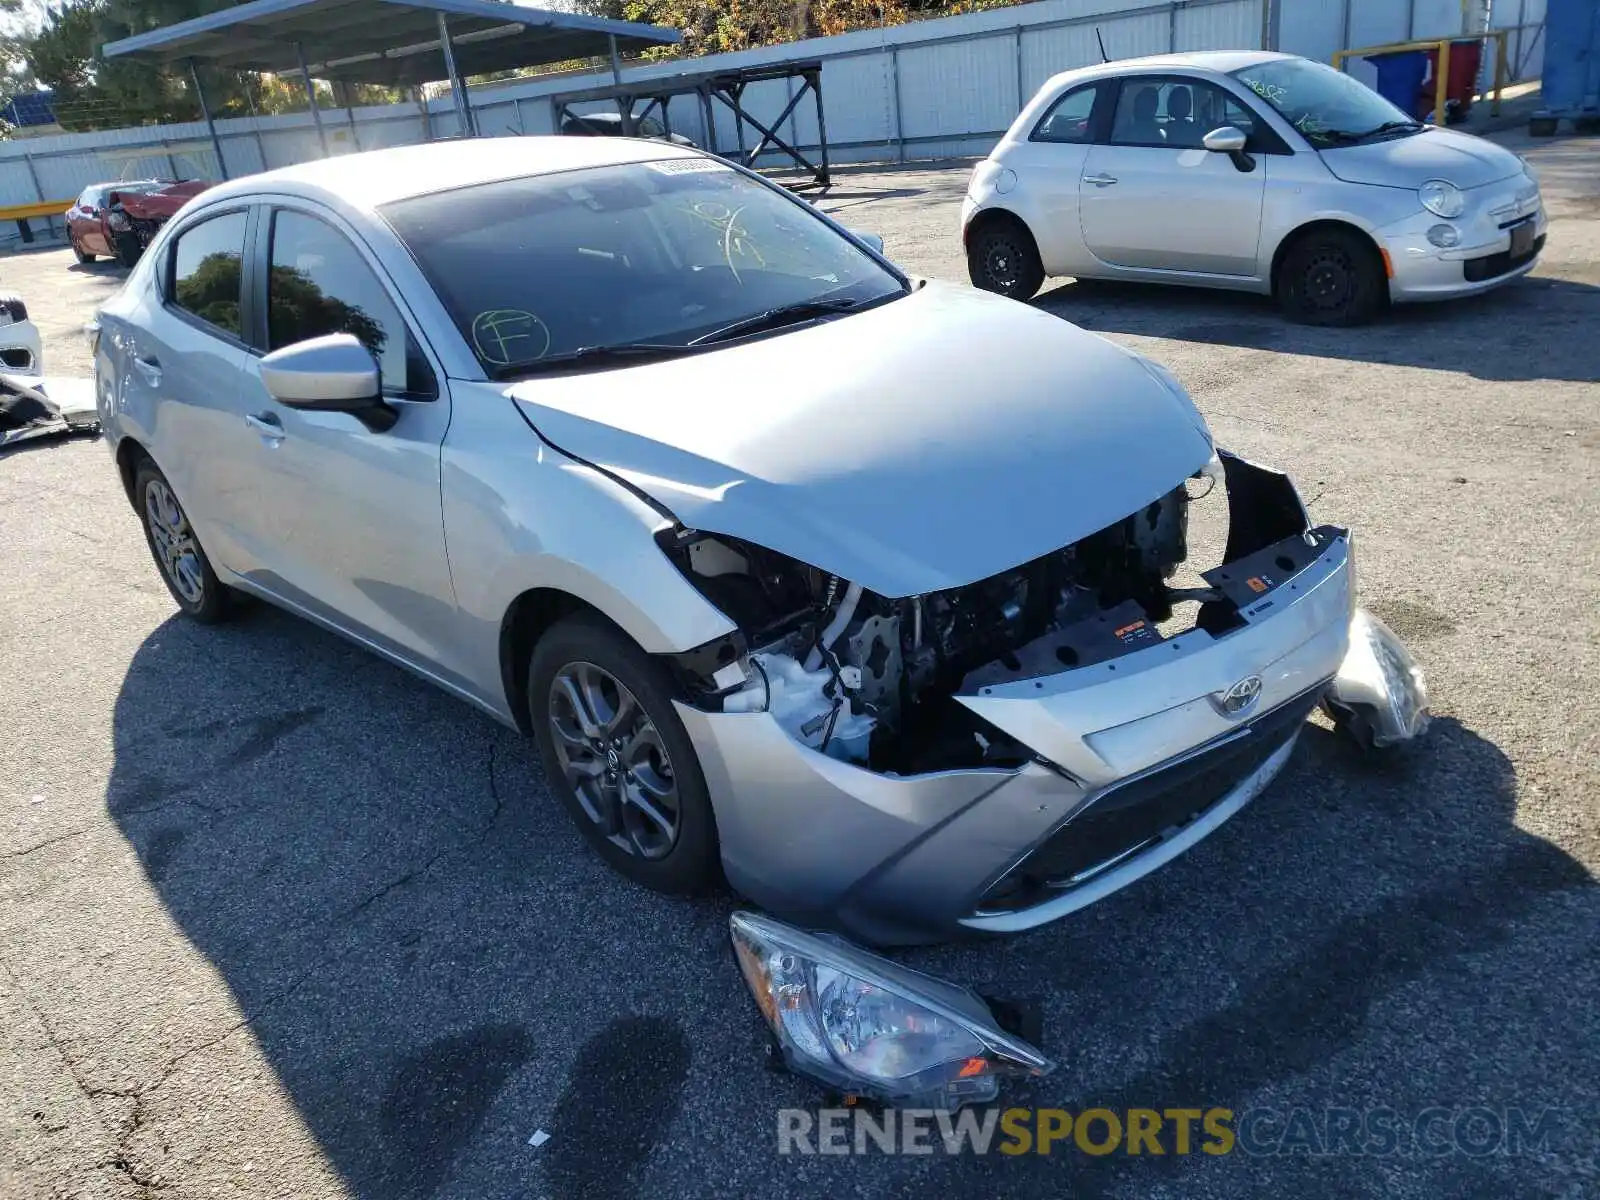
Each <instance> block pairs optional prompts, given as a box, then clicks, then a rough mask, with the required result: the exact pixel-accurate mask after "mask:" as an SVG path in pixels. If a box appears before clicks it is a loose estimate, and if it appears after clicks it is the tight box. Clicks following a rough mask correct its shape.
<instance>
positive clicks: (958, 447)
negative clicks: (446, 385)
mask: <svg viewBox="0 0 1600 1200" xmlns="http://www.w3.org/2000/svg"><path fill="white" fill-rule="evenodd" d="M510 394H511V396H512V397H513V398H514V399H515V400H516V401H517V402H518V403H519V404H520V405H521V408H522V411H523V412H524V414H526V416H527V417H528V419H529V420H530V421H531V422H532V423H533V425H534V427H535V428H536V429H537V430H538V431H539V433H540V435H541V436H542V437H544V438H545V439H546V440H548V441H549V442H551V443H552V444H553V445H555V446H556V447H557V448H559V449H560V450H562V451H564V452H566V453H567V454H569V455H572V456H573V457H576V458H579V459H582V460H583V461H585V462H588V463H591V464H593V465H594V466H597V467H600V468H602V469H604V470H606V471H608V472H610V473H611V474H613V475H616V476H618V477H620V478H622V479H623V480H625V481H627V482H628V483H629V484H631V485H632V486H634V487H636V488H638V489H639V490H640V491H642V492H644V493H645V494H646V495H648V496H650V497H652V498H653V499H654V500H656V501H657V502H658V503H660V504H661V505H662V506H664V507H665V508H667V509H668V510H669V511H671V512H672V513H673V514H674V515H675V516H676V517H677V518H678V519H679V520H680V521H682V522H683V523H684V524H685V525H686V526H689V527H690V528H694V529H701V530H705V531H708V532H713V533H722V534H727V535H729V536H732V537H738V538H743V539H745V540H747V541H750V542H754V543H756V544H758V545H761V546H765V547H767V548H769V549H772V550H777V551H779V552H781V553H783V554H787V555H789V556H791V557H793V558H796V559H799V560H801V561H802V562H806V563H809V564H811V565H813V566H815V567H818V568H820V569H822V570H824V571H828V572H831V573H833V574H836V575H839V576H842V577H843V578H845V579H847V580H853V581H855V582H857V583H860V584H861V585H862V586H863V587H865V588H867V589H869V590H870V591H874V592H877V593H879V594H880V595H884V596H891V597H898V596H910V595H919V594H922V593H925V592H930V591H939V590H942V589H945V588H950V587H957V586H960V585H963V584H967V583H972V582H975V581H977V580H979V579H984V578H986V577H988V576H990V575H994V574H997V573H998V572H1000V571H1003V570H1006V569H1008V568H1010V567H1014V566H1017V565H1019V564H1021V563H1024V562H1027V561H1029V560H1030V559H1033V558H1037V557H1038V556H1040V555H1042V554H1046V553H1048V552H1049V551H1051V550H1054V549H1057V548H1059V547H1062V546H1066V545H1068V544H1070V543H1071V542H1074V541H1076V540H1078V539H1079V538H1081V537H1084V536H1086V535H1087V534H1090V533H1093V532H1095V531H1096V530H1099V529H1103V528H1104V527H1105V526H1107V525H1109V524H1111V523H1112V522H1113V521H1116V520H1118V519H1120V518H1122V517H1125V516H1128V515H1129V514H1130V513H1132V512H1134V511H1136V510H1137V509H1139V508H1141V507H1142V506H1144V505H1145V504H1148V503H1149V502H1150V501H1152V500H1154V499H1156V498H1157V497H1159V496H1161V495H1163V494H1164V493H1166V492H1167V491H1169V490H1170V489H1172V488H1174V487H1176V486H1178V484H1180V483H1181V482H1182V481H1183V480H1184V479H1185V478H1186V477H1187V476H1189V475H1190V474H1192V473H1193V472H1194V471H1196V470H1198V469H1199V468H1200V467H1202V466H1203V465H1204V464H1205V462H1206V460H1207V459H1208V457H1209V456H1210V454H1211V441H1210V436H1209V434H1208V433H1207V432H1206V429H1205V424H1204V421H1203V420H1202V419H1201V417H1200V415H1199V413H1198V412H1197V411H1196V410H1195V408H1194V405H1193V403H1192V402H1191V401H1190V400H1189V398H1188V397H1187V395H1185V394H1184V393H1183V392H1182V391H1181V390H1178V389H1175V388H1173V387H1169V386H1168V385H1167V384H1165V383H1163V382H1162V381H1161V380H1160V379H1159V378H1158V377H1157V375H1156V374H1154V373H1153V372H1152V371H1151V370H1150V369H1149V368H1148V367H1147V366H1146V365H1145V364H1144V363H1143V362H1142V361H1141V360H1140V359H1139V358H1138V357H1137V356H1135V355H1133V354H1131V353H1129V352H1128V351H1125V350H1123V349H1121V348H1120V347H1118V346H1115V345H1113V344H1112V343H1111V342H1108V341H1106V340H1104V339H1102V338H1099V337H1096V336H1095V335H1093V334H1090V333H1085V332H1084V331H1083V330H1081V329H1079V328H1077V327H1076V326H1074V325H1071V324H1068V323H1067V322H1065V321H1062V320H1060V319H1059V318H1057V317H1053V316H1050V315H1049V314H1047V313H1044V312H1041V311H1039V310H1038V309H1034V308H1030V307H1028V306H1026V305H1023V304H1017V303H1015V302H1013V301H1010V300H1004V299H1001V298H1000V297H998V296H992V295H989V294H987V293H984V292H979V291H975V290H973V289H970V288H964V287H957V286H953V285H949V284H937V283H930V284H928V285H926V286H925V287H923V288H922V289H920V290H919V291H916V292H913V293H912V294H911V295H909V296H906V297H904V298H903V299H899V300H893V301H890V302H888V303H886V304H883V305H881V306H879V307H877V308H873V309H869V310H867V311H865V312H860V313H855V314H851V315H849V316H844V317H840V318H837V319H832V320H828V321H825V322H822V323H819V324H816V325H811V326H807V327H803V328H799V329H795V330H792V331H789V332H785V333H780V334H776V335H774V336H771V337H766V338H761V339H758V340H755V341H751V342H745V343H742V344H736V345H730V346H727V347H724V348H722V349H718V350H712V351H709V352H707V353H704V354H698V355H691V356H688V357H685V358H679V359H668V360H666V361H662V362H655V363H647V364H641V365H640V366H637V367H628V368H623V369H619V370H609V371H596V372H591V373H586V374H569V375H552V376H548V377H534V378H531V379H528V380H525V381H523V382H521V383H518V384H516V385H515V386H514V387H512V388H511V390H510Z"/></svg>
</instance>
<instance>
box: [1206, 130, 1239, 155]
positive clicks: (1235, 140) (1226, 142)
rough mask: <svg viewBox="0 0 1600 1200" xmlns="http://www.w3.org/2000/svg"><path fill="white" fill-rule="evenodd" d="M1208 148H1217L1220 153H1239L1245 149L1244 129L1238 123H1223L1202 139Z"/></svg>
mask: <svg viewBox="0 0 1600 1200" xmlns="http://www.w3.org/2000/svg"><path fill="white" fill-rule="evenodd" d="M1201 140H1202V142H1203V143H1204V145H1205V148H1206V149H1207V150H1215V151H1216V152H1217V153H1218V154H1237V153H1239V151H1241V150H1243V149H1244V144H1245V141H1246V140H1247V139H1246V138H1245V135H1244V130H1242V129H1240V128H1239V127H1238V126H1236V125H1223V126H1221V127H1220V128H1218V129H1213V130H1212V131H1211V132H1210V133H1208V134H1206V136H1205V137H1204V138H1203V139H1201Z"/></svg>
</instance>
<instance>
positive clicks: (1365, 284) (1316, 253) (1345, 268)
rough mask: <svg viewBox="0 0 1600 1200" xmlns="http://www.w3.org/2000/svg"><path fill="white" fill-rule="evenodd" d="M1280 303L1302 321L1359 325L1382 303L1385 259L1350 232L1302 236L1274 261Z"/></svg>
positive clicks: (1322, 231) (1329, 231)
mask: <svg viewBox="0 0 1600 1200" xmlns="http://www.w3.org/2000/svg"><path fill="white" fill-rule="evenodd" d="M1275 282H1276V285H1277V293H1278V303H1279V304H1281V305H1282V306H1283V310H1284V312H1285V313H1287V314H1288V315H1289V317H1290V318H1291V319H1293V320H1295V321H1299V322H1301V323H1303V324H1306V325H1360V324H1362V323H1363V322H1366V321H1370V320H1371V319H1372V318H1373V317H1374V316H1375V315H1376V314H1377V312H1378V309H1379V308H1380V307H1382V305H1383V301H1384V299H1385V292H1386V289H1387V280H1386V277H1385V275H1384V269H1383V260H1382V259H1381V258H1380V257H1379V256H1378V252H1377V251H1376V250H1375V249H1374V248H1373V246H1372V244H1371V243H1370V242H1368V241H1367V240H1366V239H1365V238H1363V237H1362V236H1361V235H1360V234H1358V233H1356V232H1354V231H1353V230H1345V229H1315V230H1312V231H1311V232H1310V233H1306V234H1303V235H1301V236H1300V237H1299V238H1298V239H1297V240H1296V241H1295V243H1294V244H1293V245H1292V246H1290V247H1289V249H1288V252H1287V253H1285V254H1284V256H1283V261H1282V262H1281V263H1280V264H1279V265H1278V278H1277V280H1276V281H1275Z"/></svg>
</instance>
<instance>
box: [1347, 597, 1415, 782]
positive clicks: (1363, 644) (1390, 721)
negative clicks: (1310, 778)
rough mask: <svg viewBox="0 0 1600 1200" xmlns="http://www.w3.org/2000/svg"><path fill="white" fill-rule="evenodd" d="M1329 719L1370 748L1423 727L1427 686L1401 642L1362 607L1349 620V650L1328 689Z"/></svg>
mask: <svg viewBox="0 0 1600 1200" xmlns="http://www.w3.org/2000/svg"><path fill="white" fill-rule="evenodd" d="M1327 702H1328V708H1329V709H1330V710H1331V711H1332V713H1333V717H1334V721H1335V722H1336V723H1337V724H1338V725H1339V726H1340V727H1342V728H1344V729H1346V730H1347V731H1349V732H1350V733H1351V734H1352V735H1353V736H1354V737H1355V738H1356V740H1357V741H1358V742H1360V743H1361V744H1362V745H1363V746H1365V747H1366V748H1367V749H1369V750H1383V749H1387V748H1389V747H1391V746H1397V745H1399V744H1401V743H1402V742H1408V741H1411V740H1412V739H1413V738H1416V737H1419V736H1420V735H1421V734H1422V733H1423V732H1424V731H1425V730H1426V729H1427V728H1428V721H1429V716H1428V684H1427V679H1426V678H1425V677H1424V676H1423V673H1422V668H1421V667H1419V666H1418V665H1417V663H1416V660H1415V659H1413V658H1412V657H1411V654H1410V652H1409V651H1408V650H1407V649H1406V648H1405V644H1404V643H1403V642H1401V640H1400V639H1399V638H1398V637H1396V636H1395V633H1394V631H1393V630H1392V629H1390V628H1389V627H1388V626H1387V625H1385V624H1384V623H1383V622H1382V621H1380V620H1378V618H1377V617H1375V616H1373V615H1372V614H1371V613H1369V612H1368V611H1367V610H1366V609H1364V608H1358V609H1356V612H1355V615H1354V616H1353V617H1352V618H1351V620H1350V652H1349V653H1348V654H1346V655H1345V657H1344V662H1343V663H1341V664H1340V666H1339V673H1338V674H1337V675H1336V676H1334V680H1333V683H1332V684H1330V685H1329V687H1328V696H1327Z"/></svg>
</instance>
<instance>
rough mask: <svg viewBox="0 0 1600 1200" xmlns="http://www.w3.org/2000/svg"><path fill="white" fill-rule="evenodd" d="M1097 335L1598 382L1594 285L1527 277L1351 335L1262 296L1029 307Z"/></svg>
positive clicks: (1051, 299) (1063, 298) (1103, 299)
mask: <svg viewBox="0 0 1600 1200" xmlns="http://www.w3.org/2000/svg"><path fill="white" fill-rule="evenodd" d="M1033 303H1034V304H1035V305H1036V306H1037V307H1039V308H1042V309H1044V310H1045V311H1046V312H1050V313H1054V314H1055V315H1056V316H1058V317H1064V318H1065V319H1066V320H1068V321H1071V322H1073V323H1074V324H1076V325H1081V326H1082V327H1083V328H1085V329H1092V330H1094V331H1095V332H1097V333H1125V334H1139V335H1143V336H1146V337H1159V338H1172V339H1175V340H1178V341H1189V342H1200V343H1205V344H1209V345H1219V346H1241V347H1247V348H1249V349H1253V350H1270V351H1277V352H1279V353H1283V354H1299V355H1307V356H1310V357H1314V358H1334V359H1346V360H1351V361H1358V362H1373V363H1384V364H1387V365H1391V366H1413V367H1429V368H1435V369H1438V370H1444V371H1457V372H1463V373H1465V374H1468V375H1471V376H1473V377H1474V378H1477V379H1486V380H1505V381H1528V380H1543V379H1556V380H1572V381H1575V382H1579V383H1589V382H1593V381H1594V380H1595V379H1600V340H1597V339H1596V338H1595V337H1594V336H1593V335H1592V331H1593V330H1594V329H1595V328H1597V327H1600V287H1596V286H1594V285H1592V284H1587V283H1580V282H1575V281H1572V280H1566V279H1551V278H1545V277H1543V276H1537V275H1534V276H1527V277H1524V278H1522V279H1519V280H1517V281H1515V282H1513V283H1509V284H1507V285H1506V286H1505V287H1502V288H1499V289H1497V290H1495V291H1492V292H1488V293H1485V294H1484V295H1481V296H1469V297H1466V298H1463V299H1460V300H1451V301H1445V302H1442V303H1438V304H1401V305H1395V306H1393V307H1391V308H1390V309H1389V310H1388V311H1387V312H1386V313H1383V314H1382V315H1380V316H1379V317H1378V318H1377V319H1376V320H1375V321H1373V322H1372V323H1371V324H1368V325H1363V326H1358V327H1356V328H1351V329H1330V328H1319V327H1316V326H1309V325H1297V324H1295V323H1293V322H1292V321H1290V320H1289V319H1288V318H1287V317H1285V316H1283V315H1282V314H1281V313H1280V312H1279V311H1278V309H1277V308H1276V307H1275V306H1274V304H1273V302H1272V301H1271V300H1270V299H1268V298H1267V297H1265V296H1255V295H1249V294H1245V293H1241V292H1222V291H1215V290H1211V289H1202V288H1188V287H1164V286H1160V285H1157V284H1138V283H1121V282H1109V281H1102V280H1077V281H1074V282H1071V283H1065V284H1062V285H1060V286H1058V287H1054V288H1052V289H1050V290H1049V291H1046V292H1044V293H1043V294H1041V295H1040V296H1039V297H1038V298H1037V299H1036V300H1034V302H1033Z"/></svg>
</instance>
